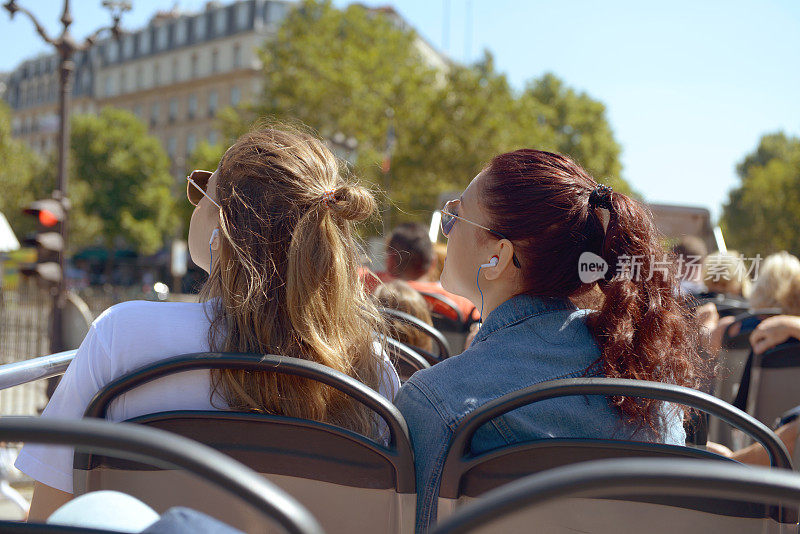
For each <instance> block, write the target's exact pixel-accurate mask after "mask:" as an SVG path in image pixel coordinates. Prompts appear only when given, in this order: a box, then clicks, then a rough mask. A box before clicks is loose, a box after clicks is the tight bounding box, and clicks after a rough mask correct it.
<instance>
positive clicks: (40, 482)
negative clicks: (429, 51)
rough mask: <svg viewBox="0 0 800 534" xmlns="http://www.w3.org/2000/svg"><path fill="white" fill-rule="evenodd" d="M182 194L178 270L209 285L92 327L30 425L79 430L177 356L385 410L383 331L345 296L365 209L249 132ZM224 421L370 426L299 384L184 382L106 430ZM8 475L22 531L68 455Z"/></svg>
mask: <svg viewBox="0 0 800 534" xmlns="http://www.w3.org/2000/svg"><path fill="white" fill-rule="evenodd" d="M187 194H188V196H189V200H190V201H191V202H192V204H194V205H195V206H196V208H195V210H194V212H193V213H192V219H191V222H190V225H189V252H190V254H191V256H192V260H193V261H194V262H195V263H196V264H197V265H199V266H200V267H202V268H203V269H204V270H206V271H208V272H209V279H208V282H207V283H206V285H205V287H204V289H203V293H202V295H203V296H204V298H203V299H202V300H203V302H200V303H156V302H126V303H123V304H118V305H116V306H113V307H111V308H109V309H108V310H106V312H104V313H103V314H102V315H101V316H100V317H99V318H98V319H97V320H96V321H95V322H94V324H93V325H92V327H91V329H90V331H89V334H88V335H87V336H86V339H85V340H84V341H83V343H82V344H81V347H80V348H79V350H78V353H77V355H76V357H75V360H74V361H73V362H72V364H71V365H70V367H69V369H68V370H67V372H66V374H65V375H64V377H63V379H62V381H61V384H60V385H59V387H58V389H57V390H56V392H55V394H54V395H53V398H52V400H51V401H50V403H49V404H48V406H47V408H46V409H45V411H44V413H43V414H42V416H43V417H60V418H80V417H81V416H82V414H83V412H84V410H85V408H86V406H87V405H88V403H89V401H90V399H91V398H92V396H93V395H94V394H95V393H96V392H97V391H98V390H99V389H100V388H102V387H103V386H104V385H106V384H108V383H109V382H111V381H112V380H114V379H115V378H117V377H119V376H121V375H123V374H125V373H127V372H129V371H131V370H133V369H136V368H138V367H140V366H143V365H146V364H149V363H153V362H156V361H159V360H161V359H164V358H168V357H171V356H176V355H179V354H185V353H192V352H204V351H208V350H214V351H225V352H255V353H272V354H281V355H285V356H292V357H296V358H302V359H305V360H310V361H314V362H317V363H321V364H324V365H327V366H328V367H331V368H333V369H336V370H337V371H341V372H343V373H345V374H347V375H349V376H352V377H354V378H356V379H358V380H360V381H361V382H363V383H365V384H367V385H368V386H370V387H372V388H374V389H376V390H378V391H380V392H381V393H382V394H383V395H384V396H385V397H387V398H388V399H390V400H391V399H392V398H393V396H394V393H395V392H396V391H397V389H398V388H399V379H398V377H397V373H396V372H395V370H394V368H393V367H392V365H391V363H390V362H389V360H388V358H387V357H386V356H385V353H384V352H383V351H382V350H381V349H380V345H379V344H377V343H376V341H375V339H376V337H375V334H374V333H375V332H376V331H384V328H385V327H384V325H383V323H382V322H381V319H380V315H379V314H378V312H377V310H376V308H375V306H374V304H372V303H371V301H370V300H369V299H368V298H367V297H366V295H365V293H364V290H363V289H362V286H361V284H360V282H359V279H358V275H357V269H358V248H357V246H356V243H355V240H354V235H353V223H354V222H356V221H362V220H365V219H367V218H368V217H370V216H371V215H372V214H373V212H374V211H375V207H376V204H375V200H374V199H373V197H372V195H371V194H370V193H369V192H368V191H367V190H366V189H364V188H362V187H360V186H358V185H356V184H354V183H351V182H349V181H348V180H346V179H345V177H344V176H343V175H342V173H341V172H340V169H339V166H338V164H337V160H336V158H335V157H334V156H333V155H332V154H331V152H330V151H329V150H328V149H327V148H326V147H325V145H324V144H323V143H322V142H320V141H319V140H318V139H316V138H314V137H312V136H310V135H308V134H305V133H301V132H296V131H287V130H282V129H262V130H257V131H253V132H251V133H249V134H246V135H244V136H242V137H241V138H240V139H239V140H238V141H237V142H236V143H235V144H234V145H233V146H232V147H230V148H229V149H228V151H227V152H226V153H225V155H224V156H223V158H222V160H221V161H220V163H219V167H218V168H217V170H216V171H215V172H214V173H210V172H205V171H195V172H193V173H192V175H191V176H190V177H189V182H188V188H187ZM211 409H234V410H247V411H253V412H266V413H272V414H279V415H286V416H291V417H301V418H307V419H313V420H316V421H324V422H330V423H334V424H337V425H341V426H344V427H347V428H349V429H351V430H355V431H358V432H360V433H362V434H365V435H371V436H373V437H374V436H375V435H376V434H377V432H378V431H379V429H377V428H376V427H377V426H378V425H376V424H375V420H374V418H373V416H372V414H371V413H370V412H369V411H368V410H367V409H366V408H364V407H362V406H361V405H360V404H358V403H356V402H355V401H352V400H351V399H349V398H348V397H346V396H345V395H343V394H341V393H339V392H337V391H335V390H333V389H331V388H328V387H326V386H322V385H320V384H318V383H315V382H312V381H308V380H305V379H302V378H297V377H290V376H284V375H274V374H269V373H257V372H255V373H254V372H242V371H228V370H214V371H191V372H186V373H182V374H180V375H175V376H172V377H166V378H164V379H161V380H159V381H155V382H152V383H150V384H147V385H145V386H143V387H141V388H137V389H136V390H134V391H131V392H129V393H126V394H125V395H123V396H122V397H121V398H120V399H119V400H118V401H116V402H115V403H114V404H112V406H111V407H110V410H109V414H108V417H109V419H112V420H116V421H120V420H125V419H129V418H131V417H135V416H137V415H143V414H146V413H152V412H158V411H165V410H211ZM17 467H18V468H19V469H20V470H22V471H23V472H25V473H26V474H28V475H29V476H31V477H32V478H33V479H34V480H36V486H35V490H34V495H33V502H32V504H31V512H30V517H31V519H33V520H42V519H44V518H46V517H47V516H48V515H49V514H50V513H51V512H52V511H53V510H55V509H56V508H57V507H58V506H60V505H61V504H63V503H64V502H66V501H68V500H69V499H71V498H72V495H71V492H72V451H71V449H70V448H64V447H48V446H37V445H29V446H26V447H24V448H23V450H22V453H21V454H20V457H19V458H18V460H17Z"/></svg>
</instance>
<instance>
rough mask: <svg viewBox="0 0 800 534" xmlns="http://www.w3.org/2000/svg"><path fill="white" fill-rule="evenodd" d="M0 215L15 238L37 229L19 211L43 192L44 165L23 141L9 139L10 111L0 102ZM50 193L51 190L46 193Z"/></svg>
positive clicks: (32, 220) (44, 186)
mask: <svg viewBox="0 0 800 534" xmlns="http://www.w3.org/2000/svg"><path fill="white" fill-rule="evenodd" d="M0 161H2V162H3V163H2V165H0V191H2V193H0V212H2V213H3V214H4V215H5V216H6V218H7V219H8V222H9V224H10V225H11V228H12V229H13V230H14V233H15V234H16V235H17V237H18V238H20V239H21V238H22V237H23V236H24V235H25V234H27V233H29V232H32V231H34V230H35V229H36V221H35V220H34V219H33V218H32V217H30V216H28V215H23V214H22V209H23V208H24V207H25V206H27V205H28V204H30V203H31V202H32V201H34V200H36V199H37V198H38V196H37V195H39V194H42V193H44V192H45V190H46V186H47V183H44V181H43V180H42V173H43V171H44V162H43V161H42V160H41V159H40V158H39V157H38V156H37V155H36V154H35V153H34V152H33V151H32V150H30V149H29V148H28V147H27V146H26V145H25V144H24V143H23V142H22V141H18V140H16V139H12V137H11V112H10V110H9V109H8V106H6V104H5V103H3V102H0ZM46 194H48V195H49V194H50V191H46Z"/></svg>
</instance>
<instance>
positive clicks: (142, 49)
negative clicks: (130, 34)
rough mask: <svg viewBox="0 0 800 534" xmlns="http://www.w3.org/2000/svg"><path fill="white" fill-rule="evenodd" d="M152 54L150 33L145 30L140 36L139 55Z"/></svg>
mask: <svg viewBox="0 0 800 534" xmlns="http://www.w3.org/2000/svg"><path fill="white" fill-rule="evenodd" d="M149 52H150V32H149V31H147V30H145V31H143V32H142V33H140V34H139V53H140V54H147V53H149Z"/></svg>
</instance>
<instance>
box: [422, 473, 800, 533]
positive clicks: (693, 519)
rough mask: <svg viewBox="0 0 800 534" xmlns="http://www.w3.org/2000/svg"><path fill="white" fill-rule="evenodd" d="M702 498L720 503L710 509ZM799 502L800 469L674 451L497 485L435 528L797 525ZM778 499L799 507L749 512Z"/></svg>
mask: <svg viewBox="0 0 800 534" xmlns="http://www.w3.org/2000/svg"><path fill="white" fill-rule="evenodd" d="M698 503H715V504H716V505H717V506H718V507H717V508H715V509H711V510H706V509H702V507H699V506H698ZM799 504H800V476H798V475H797V474H795V473H789V472H786V471H777V470H774V469H763V468H753V467H750V466H742V465H738V464H735V463H730V462H717V461H709V460H686V459H675V458H635V459H612V460H598V461H592V462H584V463H579V464H575V465H568V466H564V467H559V468H555V469H551V470H548V471H545V472H542V473H538V474H534V475H531V476H528V477H525V478H523V479H521V480H518V481H516V482H512V483H510V484H507V485H505V486H502V487H500V488H498V489H496V490H493V491H491V492H489V493H487V494H486V495H484V496H483V498H481V499H479V500H477V501H475V502H473V503H470V504H468V505H466V506H464V507H463V508H462V509H460V510H459V511H457V512H456V513H455V514H453V515H452V516H451V517H449V518H447V519H446V520H445V521H443V522H441V523H440V524H438V525H437V526H436V528H435V529H434V531H433V534H456V533H466V532H473V533H490V532H533V533H536V532H542V533H547V534H553V533H554V534H561V533H564V534H566V533H574V532H592V533H593V534H612V533H613V534H620V533H622V534H628V533H630V534H633V533H638V532H647V533H655V534H667V533H673V532H681V533H689V534H705V533H708V532H726V533H734V534H739V533H748V534H749V533H752V534H755V533H759V534H763V533H769V532H797V525H796V519H797V515H796V513H795V511H796V510H797V506H798V505H799ZM777 505H782V506H786V505H791V506H792V508H788V507H787V508H784V512H785V513H783V514H781V513H777V514H772V513H767V514H760V515H761V516H760V517H759V514H751V513H748V511H753V510H758V509H761V510H762V511H767V510H770V511H772V510H776V509H777V508H778V506H777ZM731 506H734V507H735V506H739V508H731ZM725 507H726V508H727V509H724V510H723V508H725ZM773 516H774V517H773Z"/></svg>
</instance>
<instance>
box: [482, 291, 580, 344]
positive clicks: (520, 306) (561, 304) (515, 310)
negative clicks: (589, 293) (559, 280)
mask: <svg viewBox="0 0 800 534" xmlns="http://www.w3.org/2000/svg"><path fill="white" fill-rule="evenodd" d="M577 309H578V308H577V306H575V304H573V303H572V301H571V300H569V299H568V298H566V297H534V296H531V295H516V296H514V297H511V298H510V299H508V300H507V301H505V302H503V303H502V304H500V305H499V306H498V307H497V308H495V309H494V310H492V312H491V313H490V314H489V315H488V317H486V320H485V321H484V322H483V325H482V326H481V329H480V330H479V331H478V334H477V335H476V336H475V339H474V341H473V343H477V342H478V341H483V340H484V339H486V338H487V337H489V336H490V335H491V334H492V333H493V332H495V331H497V330H500V329H501V328H505V327H506V326H509V325H512V324H514V323H518V322H520V321H522V320H524V319H527V318H528V317H532V316H534V315H539V314H541V313H546V312H549V311H555V310H571V311H575V310H577Z"/></svg>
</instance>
